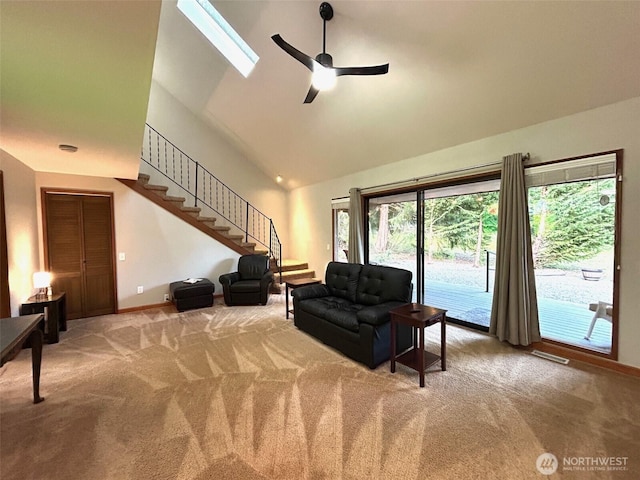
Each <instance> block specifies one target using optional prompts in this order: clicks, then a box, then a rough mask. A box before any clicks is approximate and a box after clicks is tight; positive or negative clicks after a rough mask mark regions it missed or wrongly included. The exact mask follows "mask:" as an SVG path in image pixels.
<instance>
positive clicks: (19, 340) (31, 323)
mask: <svg viewBox="0 0 640 480" xmlns="http://www.w3.org/2000/svg"><path fill="white" fill-rule="evenodd" d="M42 322H44V315H42V314H37V315H25V316H22V317H12V318H1V319H0V346H1V347H2V348H1V350H2V353H1V354H0V366H2V365H4V364H5V362H6V361H8V359H9V357H10V356H11V354H12V352H13V350H14V349H15V348H17V347H19V346H21V345H22V344H23V343H24V342H25V341H26V340H27V339H29V340H30V342H31V368H32V376H33V403H40V402H42V401H43V400H44V398H43V397H41V396H40V365H41V363H42V340H43V337H44V335H43V333H42V330H41V329H40V324H41V323H42Z"/></svg>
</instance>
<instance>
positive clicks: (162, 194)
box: [118, 173, 277, 271]
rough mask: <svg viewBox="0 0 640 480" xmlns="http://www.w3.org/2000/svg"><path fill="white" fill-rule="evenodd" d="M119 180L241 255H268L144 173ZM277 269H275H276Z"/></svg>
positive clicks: (262, 249) (264, 250) (265, 251)
mask: <svg viewBox="0 0 640 480" xmlns="http://www.w3.org/2000/svg"><path fill="white" fill-rule="evenodd" d="M118 180H119V181H120V182H122V183H124V184H125V185H127V186H128V187H130V188H132V189H133V190H135V191H136V192H138V193H139V194H141V195H142V196H144V197H146V198H148V199H149V200H151V201H152V202H153V203H155V204H156V205H159V206H160V207H162V208H164V209H165V210H167V211H168V212H171V213H173V214H174V215H176V216H177V217H179V218H181V219H182V220H184V221H185V222H187V223H189V224H191V225H193V226H194V227H196V228H197V229H198V230H200V231H201V232H203V233H206V234H207V235H209V236H210V237H212V238H215V239H216V240H218V241H219V242H220V243H222V244H224V245H226V246H227V247H229V248H231V249H232V250H234V251H235V252H237V253H239V254H241V255H247V254H252V253H258V254H262V255H268V254H269V252H268V251H267V250H266V249H264V248H257V245H256V243H253V242H246V241H245V236H244V235H242V234H241V233H236V232H233V231H232V230H231V227H228V226H218V225H216V218H215V217H204V216H201V215H200V212H201V211H202V209H201V208H200V207H187V206H185V205H184V203H185V202H186V198H184V197H173V196H170V195H167V191H168V190H169V187H167V186H164V185H153V184H150V183H149V180H150V176H149V175H147V174H145V173H140V174H139V175H138V181H137V182H136V181H134V180H126V179H122V178H119V179H118ZM276 271H277V270H276Z"/></svg>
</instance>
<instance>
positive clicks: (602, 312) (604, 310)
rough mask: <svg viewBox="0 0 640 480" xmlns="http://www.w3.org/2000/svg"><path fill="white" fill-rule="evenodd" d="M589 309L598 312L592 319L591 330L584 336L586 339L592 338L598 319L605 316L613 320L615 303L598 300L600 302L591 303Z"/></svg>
mask: <svg viewBox="0 0 640 480" xmlns="http://www.w3.org/2000/svg"><path fill="white" fill-rule="evenodd" d="M589 310H591V311H592V312H596V313H595V314H594V315H593V318H592V319H591V325H589V331H588V332H587V336H586V337H584V339H585V340H589V339H590V338H591V334H592V333H593V327H595V326H596V320H597V319H599V318H603V319H605V320H606V321H608V322H610V323H611V322H613V320H612V316H613V305H612V304H611V303H607V302H598V303H590V304H589Z"/></svg>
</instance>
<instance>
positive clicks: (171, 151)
mask: <svg viewBox="0 0 640 480" xmlns="http://www.w3.org/2000/svg"><path fill="white" fill-rule="evenodd" d="M141 159H142V161H144V162H145V163H146V164H147V165H149V166H151V167H152V168H153V169H154V170H156V171H157V172H159V173H160V174H162V175H163V176H164V177H165V178H167V179H168V180H169V181H171V182H172V183H173V184H174V185H175V186H177V187H178V188H179V189H180V191H181V192H184V194H185V195H186V196H187V197H188V198H187V201H189V200H191V202H192V203H193V206H194V207H202V206H203V205H204V206H206V207H208V208H209V209H211V210H212V211H213V212H215V214H216V215H219V216H221V217H222V218H224V219H225V220H226V221H227V222H229V224H231V225H233V226H234V227H236V228H237V229H238V230H240V231H241V232H242V233H243V234H244V237H245V242H255V243H257V244H260V245H262V246H264V247H265V248H266V249H267V250H268V251H269V256H270V257H271V258H273V259H275V261H276V265H277V267H278V272H279V273H280V276H282V271H281V268H282V266H281V259H282V244H281V243H280V239H279V238H278V233H277V232H276V228H275V226H274V224H273V220H271V218H269V217H267V216H266V215H265V214H264V213H262V212H261V211H260V210H258V209H257V208H255V207H254V206H253V205H251V204H250V203H249V202H247V201H246V200H245V199H244V198H242V197H241V196H240V195H238V194H237V193H236V192H234V191H233V190H232V189H231V188H229V187H228V186H227V185H225V184H224V182H222V181H220V180H219V179H218V178H217V177H216V176H215V175H213V174H212V173H211V172H209V171H208V170H207V169H206V168H204V167H203V166H202V165H201V164H200V163H198V162H197V161H195V160H194V159H192V158H191V157H189V155H187V154H186V153H184V152H183V151H182V150H180V149H179V148H178V147H176V146H175V145H174V144H173V143H171V142H170V141H169V140H167V139H166V138H165V137H164V136H163V135H162V134H161V133H159V132H158V131H157V130H155V129H154V128H153V127H152V126H150V125H149V124H146V126H145V141H144V144H143V146H142V154H141Z"/></svg>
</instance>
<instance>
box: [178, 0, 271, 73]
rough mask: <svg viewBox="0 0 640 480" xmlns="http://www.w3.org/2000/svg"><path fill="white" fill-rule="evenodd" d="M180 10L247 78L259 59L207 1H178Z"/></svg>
mask: <svg viewBox="0 0 640 480" xmlns="http://www.w3.org/2000/svg"><path fill="white" fill-rule="evenodd" d="M177 6H178V9H179V10H180V11H181V12H182V13H183V14H184V15H185V16H186V17H187V18H188V19H189V21H190V22H191V23H193V25H194V26H195V27H196V28H197V29H198V30H200V32H201V33H202V34H203V35H204V36H205V37H206V38H207V40H209V42H211V44H212V45H213V46H214V47H216V48H217V49H218V50H219V51H220V53H222V54H223V55H224V56H225V57H226V58H227V60H229V61H230V62H231V64H232V65H233V66H234V67H236V69H237V70H238V71H239V72H240V73H241V74H242V75H243V76H244V77H245V78H246V77H248V76H249V74H250V73H251V70H253V67H254V66H255V64H256V63H257V62H258V60H259V57H258V55H256V53H255V52H254V51H253V50H252V49H251V47H249V45H247V43H246V42H245V41H244V40H243V39H242V38H241V37H240V35H238V34H237V32H236V31H235V30H234V29H233V27H232V26H231V25H229V23H228V22H227V21H226V20H225V19H224V17H223V16H222V15H220V13H219V12H218V11H217V10H216V9H215V8H214V6H213V5H211V4H210V3H209V2H208V1H207V0H178V5H177Z"/></svg>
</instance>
